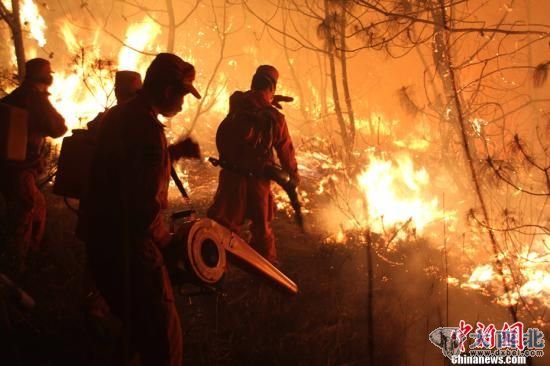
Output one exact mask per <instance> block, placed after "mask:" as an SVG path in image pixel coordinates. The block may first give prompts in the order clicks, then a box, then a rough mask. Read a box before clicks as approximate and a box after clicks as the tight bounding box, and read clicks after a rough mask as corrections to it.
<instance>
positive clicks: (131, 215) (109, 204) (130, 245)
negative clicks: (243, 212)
mask: <svg viewBox="0 0 550 366" xmlns="http://www.w3.org/2000/svg"><path fill="white" fill-rule="evenodd" d="M194 78H195V69H194V67H193V66H192V65H191V64H189V63H187V62H185V61H183V60H182V59H181V58H179V57H178V56H176V55H173V54H168V53H161V54H159V55H157V57H156V58H155V59H154V60H153V62H152V63H151V65H150V66H149V68H148V69H147V72H146V75H145V80H144V82H143V88H142V90H141V91H139V92H138V95H137V96H136V97H135V98H133V99H132V100H130V101H128V102H126V103H123V104H119V105H117V106H115V107H113V108H111V109H110V110H109V111H108V112H107V113H106V115H105V117H104V120H103V122H102V126H101V129H100V131H99V137H98V141H97V147H96V152H95V156H94V161H93V164H92V169H91V176H90V181H89V190H88V197H87V201H88V205H87V207H86V210H87V212H86V213H85V215H83V216H82V217H81V219H85V220H87V221H88V222H87V223H86V225H85V227H87V228H88V230H87V232H86V238H85V241H86V244H87V250H88V261H89V265H90V268H91V271H92V274H93V277H94V279H95V281H96V285H97V287H98V289H99V291H100V292H101V294H102V295H103V296H104V297H105V299H106V300H107V303H108V305H109V307H110V309H111V311H112V312H113V314H114V315H116V316H118V317H119V318H120V319H121V320H122V321H123V324H124V327H125V336H126V339H127V341H128V342H129V346H130V348H131V349H132V350H135V351H137V352H138V353H139V354H140V357H141V364H142V365H173V366H176V365H177V366H180V365H181V363H182V347H183V345H182V330H181V324H180V319H179V316H178V313H177V311H176V306H175V299H174V294H173V290H172V285H171V283H170V279H169V277H168V273H167V270H166V267H165V265H164V261H163V257H162V255H161V250H162V249H163V248H165V247H166V246H167V245H168V244H169V243H170V241H171V235H170V233H169V230H168V227H167V225H166V223H165V222H164V219H163V216H162V213H161V210H162V209H163V208H166V206H167V198H168V197H167V193H168V183H169V180H170V167H171V161H173V160H175V159H177V158H180V157H198V156H199V149H198V145H197V144H196V143H194V142H192V141H190V140H186V141H184V142H182V143H179V144H177V145H172V146H170V147H169V146H168V145H167V141H166V137H165V134H164V125H163V124H162V123H161V122H160V121H159V120H158V119H157V116H158V115H159V114H161V115H163V116H165V117H171V116H174V115H176V114H177V113H178V112H180V111H181V109H182V104H183V98H184V96H186V95H187V94H192V95H194V96H195V97H197V98H200V94H199V93H198V92H197V90H196V89H195V87H194V86H193V84H192V82H193V80H194Z"/></svg>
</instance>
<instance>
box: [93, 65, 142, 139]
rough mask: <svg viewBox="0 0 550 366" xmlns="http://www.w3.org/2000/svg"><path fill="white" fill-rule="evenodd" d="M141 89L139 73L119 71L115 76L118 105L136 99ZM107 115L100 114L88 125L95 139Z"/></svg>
mask: <svg viewBox="0 0 550 366" xmlns="http://www.w3.org/2000/svg"><path fill="white" fill-rule="evenodd" d="M141 87H142V82H141V75H140V74H139V72H135V71H129V70H121V71H117V72H116V74H115V98H116V102H117V104H122V103H126V102H128V101H129V100H131V99H132V98H134V97H135V96H136V95H137V92H138V91H139V90H140V89H141ZM105 113H106V111H105V112H100V113H99V114H98V115H97V116H96V117H95V118H94V119H93V120H92V121H90V122H88V124H87V125H86V127H88V131H90V132H91V133H92V135H93V136H94V137H97V135H98V134H99V127H100V126H101V121H102V120H103V117H104V116H105Z"/></svg>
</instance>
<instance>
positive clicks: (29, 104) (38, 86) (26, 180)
mask: <svg viewBox="0 0 550 366" xmlns="http://www.w3.org/2000/svg"><path fill="white" fill-rule="evenodd" d="M52 82H53V77H52V70H51V66H50V62H49V61H48V60H45V59H42V58H35V59H32V60H29V61H27V63H26V64H25V78H24V80H23V83H22V84H21V86H19V87H18V88H17V89H15V90H14V91H13V92H12V93H10V94H9V95H7V96H6V97H4V98H3V99H2V100H0V102H2V103H5V104H8V105H12V106H16V107H19V108H22V109H25V110H26V111H27V112H28V140H27V154H26V159H25V161H23V162H12V161H6V162H0V171H1V172H2V174H0V175H1V176H2V178H1V179H0V189H1V190H2V194H3V195H4V196H5V198H6V201H7V206H8V217H9V219H8V221H9V222H8V232H9V236H10V237H13V238H14V239H15V242H14V249H15V253H16V259H17V265H18V267H19V268H18V271H19V272H24V271H25V269H26V258H27V254H28V252H29V251H31V250H38V249H39V245H40V243H41V241H42V238H43V236H44V228H45V222H46V200H45V198H44V195H43V194H42V192H40V190H39V188H38V186H37V184H36V179H37V177H38V176H39V175H40V174H41V173H43V171H44V167H45V158H44V147H45V140H46V137H53V138H57V137H61V136H63V135H64V134H65V132H66V131H67V126H66V125H65V120H64V119H63V117H62V116H61V115H60V114H59V113H58V112H57V111H56V110H55V108H54V107H53V106H52V104H51V103H50V101H49V99H48V95H49V93H48V87H49V86H50V85H51V84H52Z"/></svg>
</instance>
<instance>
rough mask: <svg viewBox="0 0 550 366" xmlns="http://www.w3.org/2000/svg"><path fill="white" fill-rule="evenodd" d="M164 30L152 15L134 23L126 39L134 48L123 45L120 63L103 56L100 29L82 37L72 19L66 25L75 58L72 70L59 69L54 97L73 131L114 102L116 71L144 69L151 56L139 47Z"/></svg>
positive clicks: (68, 44) (67, 43)
mask: <svg viewBox="0 0 550 366" xmlns="http://www.w3.org/2000/svg"><path fill="white" fill-rule="evenodd" d="M160 33H161V30H160V26H159V25H158V24H156V23H155V22H154V21H152V20H151V19H148V18H146V19H144V20H143V21H142V22H139V23H135V24H133V25H131V26H130V27H129V28H128V30H127V31H126V38H125V43H126V44H127V45H128V46H129V47H131V48H129V47H122V48H121V50H120V52H119V55H118V64H117V63H115V62H112V61H109V60H107V59H105V58H104V57H103V54H102V50H101V47H100V39H101V38H100V34H101V32H100V31H99V30H97V31H96V32H93V33H92V37H90V38H82V37H79V35H78V33H77V32H76V30H75V29H74V27H73V26H71V24H70V23H69V22H64V23H63V24H62V26H61V34H62V36H63V40H64V42H65V46H66V48H67V50H68V51H69V53H70V54H71V55H74V58H73V63H72V65H71V67H70V68H69V69H68V70H62V71H58V72H56V74H55V77H54V84H53V85H52V87H51V88H50V93H51V98H50V99H51V100H52V103H53V104H54V106H55V107H56V108H57V110H59V111H60V113H61V114H63V116H64V117H65V120H66V122H67V125H68V127H69V131H70V130H71V129H75V128H82V127H84V125H85V124H86V123H87V122H89V121H90V120H92V119H93V118H94V117H95V116H96V115H97V113H98V112H101V111H103V110H104V109H105V108H108V107H110V106H111V105H113V104H114V102H115V100H114V93H113V89H114V78H113V76H114V72H115V71H116V70H117V69H118V70H136V71H142V72H143V71H144V70H145V69H146V68H147V64H148V61H149V58H148V57H146V56H145V55H143V54H141V53H139V52H137V51H135V50H148V48H150V47H151V46H152V45H153V44H154V43H155V42H154V41H155V40H156V39H157V37H158V36H159V35H160ZM69 133H70V132H69ZM58 141H59V142H60V141H61V140H60V139H59V140H58Z"/></svg>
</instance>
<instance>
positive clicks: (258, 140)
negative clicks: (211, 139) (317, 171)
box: [208, 91, 298, 230]
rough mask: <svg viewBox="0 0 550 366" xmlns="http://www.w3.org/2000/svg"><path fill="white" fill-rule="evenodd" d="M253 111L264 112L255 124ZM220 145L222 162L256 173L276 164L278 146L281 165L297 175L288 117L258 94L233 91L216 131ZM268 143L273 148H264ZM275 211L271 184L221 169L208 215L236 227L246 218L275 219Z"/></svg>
mask: <svg viewBox="0 0 550 366" xmlns="http://www.w3.org/2000/svg"><path fill="white" fill-rule="evenodd" d="M253 111H260V112H259V114H260V115H261V116H262V117H261V118H260V120H261V123H259V124H258V123H257V122H256V123H255V124H254V123H251V119H253V118H251V119H247V118H246V117H243V115H244V116H246V115H247V114H250V112H253ZM256 114H258V113H256ZM233 116H239V117H236V118H233ZM216 145H217V148H218V152H219V154H220V159H221V160H225V161H227V162H229V163H231V164H233V165H235V166H238V167H240V168H244V169H249V170H253V171H260V170H261V169H262V167H263V166H265V165H267V164H273V163H274V161H275V157H274V154H273V150H275V151H276V153H277V157H278V159H279V161H280V163H281V165H282V167H283V168H284V169H285V170H286V171H288V172H289V173H290V174H291V175H292V176H293V177H294V178H295V179H298V168H297V163H296V158H295V152H294V146H293V144H292V140H291V138H290V135H289V133H288V126H287V123H286V120H285V117H284V115H283V114H281V113H280V112H279V111H278V110H277V109H275V108H274V107H273V106H271V105H270V104H269V103H268V102H267V101H266V100H265V99H264V98H263V97H262V95H261V94H260V93H258V92H255V91H247V92H241V91H237V92H235V93H233V95H232V96H231V98H230V100H229V114H228V116H227V117H226V118H225V119H224V120H223V121H222V123H221V124H220V126H219V128H218V131H217V134H216ZM266 146H267V147H268V149H267V150H266V151H263V150H264V149H265V147H266ZM273 210H274V205H273V197H272V194H271V190H270V185H269V182H267V181H262V180H260V179H257V178H251V177H246V176H243V175H239V174H237V173H235V172H232V171H230V170H227V169H222V171H221V172H220V179H219V185H218V190H217V192H216V195H215V197H214V203H213V204H212V206H211V207H210V209H209V210H208V216H209V217H211V218H213V219H215V220H217V221H219V222H221V223H222V224H224V225H226V226H228V227H229V228H230V229H232V230H237V228H238V226H239V225H241V224H242V223H243V220H244V218H246V217H248V218H250V219H252V220H253V221H262V222H263V221H265V220H267V221H270V220H271V219H272V216H273ZM262 222H259V223H257V224H262Z"/></svg>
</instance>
